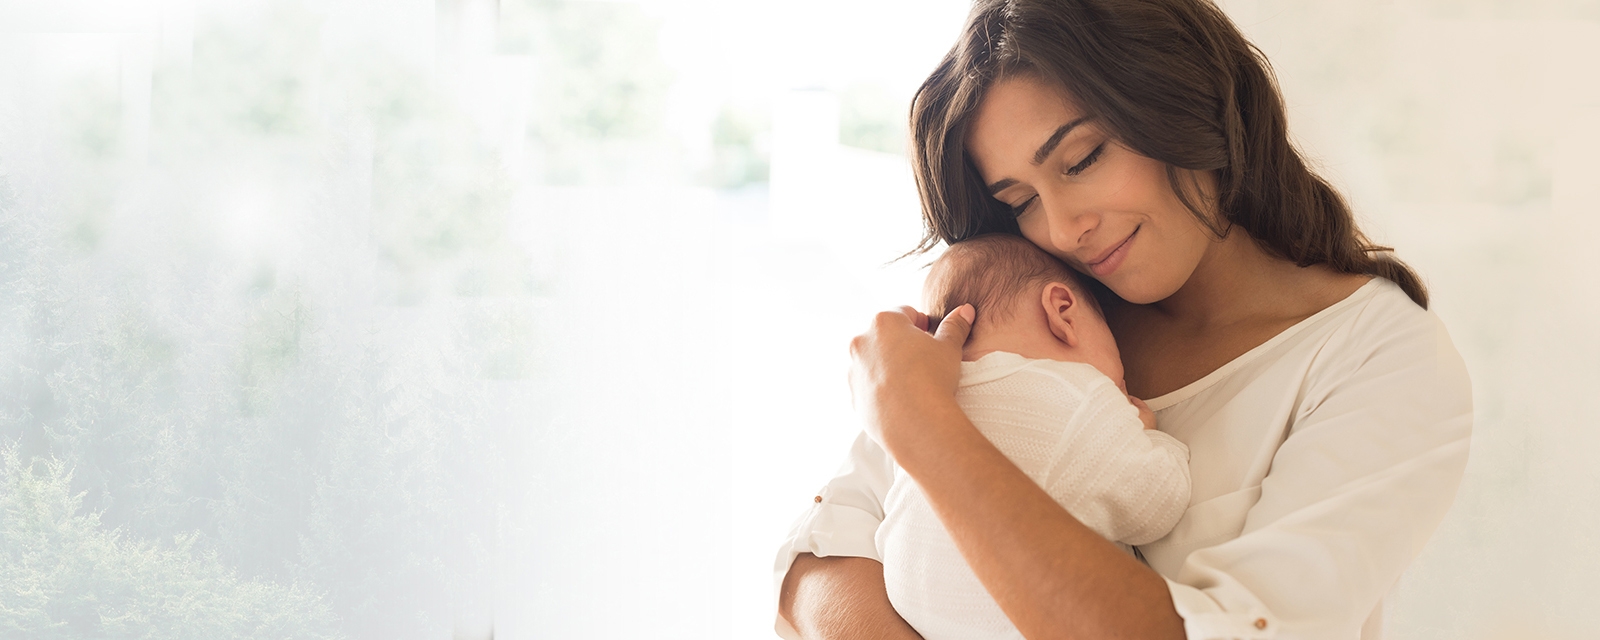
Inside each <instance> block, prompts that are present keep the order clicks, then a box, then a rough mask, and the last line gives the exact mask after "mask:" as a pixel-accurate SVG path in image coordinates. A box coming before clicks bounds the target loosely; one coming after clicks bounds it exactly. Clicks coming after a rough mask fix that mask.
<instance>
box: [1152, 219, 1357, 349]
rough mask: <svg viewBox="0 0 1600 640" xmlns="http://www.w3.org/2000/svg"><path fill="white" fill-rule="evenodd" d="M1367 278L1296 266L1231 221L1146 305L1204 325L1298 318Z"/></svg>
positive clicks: (1195, 326) (1169, 316)
mask: <svg viewBox="0 0 1600 640" xmlns="http://www.w3.org/2000/svg"><path fill="white" fill-rule="evenodd" d="M1368 279H1369V278H1368V277H1366V276H1356V275H1351V274H1344V273H1339V272H1336V271H1334V270H1332V269H1329V268H1327V267H1325V266H1312V267H1300V266H1297V265H1295V264H1294V263H1293V262H1290V261H1288V260H1285V259H1283V258H1279V257H1276V256H1273V255H1271V254H1268V253H1267V252H1266V251H1265V250H1264V249H1262V248H1261V246H1260V245H1258V244H1257V243H1256V241H1255V240H1254V239H1253V238H1251V237H1250V234H1249V233H1247V232H1245V231H1244V230H1243V229H1240V228H1237V227H1235V228H1234V229H1233V230H1232V231H1231V232H1230V233H1229V234H1228V237H1227V238H1225V239H1223V240H1221V241H1218V242H1216V243H1214V244H1212V245H1211V247H1210V248H1209V249H1207V251H1206V253H1205V255H1204V256H1202V257H1201V259H1200V263H1199V264H1198V265H1196V266H1195V270H1194V273H1192V274H1190V276H1189V279H1188V280H1187V281H1186V282H1185V283H1184V285H1183V286H1182V287H1180V288H1179V289H1178V290H1177V291H1176V292H1174V293H1173V294H1172V295H1170V296H1168V297H1167V298H1166V299H1163V300H1161V301H1159V302H1156V303H1154V304H1152V305H1150V307H1152V310H1154V311H1156V312H1158V313H1159V314H1161V315H1163V316H1166V318H1167V320H1168V321H1171V322H1176V323H1179V324H1183V325H1187V326H1190V327H1191V328H1193V329H1198V330H1202V331H1203V330H1205V329H1208V328H1214V327H1226V326H1231V325H1237V324H1240V323H1250V322H1252V321H1265V322H1270V323H1277V322H1281V321H1283V320H1291V319H1292V320H1298V319H1300V318H1304V317H1307V316H1310V315H1311V314H1314V313H1316V312H1318V311H1321V310H1322V309H1324V308H1327V307H1328V305H1331V304H1333V303H1334V302H1338V301H1339V300H1342V299H1344V297H1345V296H1348V295H1349V294H1350V293H1351V292H1353V291H1355V289H1357V288H1359V287H1360V286H1361V284H1363V283H1365V282H1366V281H1367V280H1368Z"/></svg>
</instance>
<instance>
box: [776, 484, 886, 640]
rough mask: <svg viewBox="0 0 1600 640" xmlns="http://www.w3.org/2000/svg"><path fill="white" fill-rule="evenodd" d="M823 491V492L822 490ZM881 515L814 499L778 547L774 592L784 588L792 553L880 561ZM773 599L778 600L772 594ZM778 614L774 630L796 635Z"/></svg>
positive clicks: (779, 632)
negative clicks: (817, 501) (879, 531)
mask: <svg viewBox="0 0 1600 640" xmlns="http://www.w3.org/2000/svg"><path fill="white" fill-rule="evenodd" d="M824 493H826V492H824ZM881 521H882V519H881V517H880V516H877V515H874V514H872V513H870V512H867V511H864V510H861V509H857V508H855V507H851V506H846V505H842V504H834V503H832V502H828V501H827V500H824V501H822V502H819V503H817V504H816V505H815V506H813V507H812V508H811V510H809V511H807V512H806V513H805V515H803V516H800V520H799V521H797V522H795V525H794V528H793V529H792V530H791V533H790V534H789V539H788V540H785V541H784V543H783V546H781V547H779V548H778V557H777V562H776V563H775V565H774V566H773V570H774V579H773V590H774V593H775V594H776V593H777V592H778V591H781V590H782V589H783V577H784V576H785V575H788V573H789V567H790V565H793V564H794V559H795V556H798V555H800V554H802V553H809V554H811V555H814V556H816V557H818V558H826V557H829V556H847V557H853V558H872V559H873V560H877V561H879V562H883V559H882V558H880V557H878V542H877V535H878V523H879V522H881ZM773 601H774V602H776V601H777V599H776V598H775V599H774V600H773ZM775 617H776V618H777V629H776V630H777V632H778V635H779V636H780V637H783V638H789V639H798V638H799V637H800V634H799V632H797V631H795V629H794V627H793V626H791V625H790V624H789V621H788V620H784V619H783V616H775Z"/></svg>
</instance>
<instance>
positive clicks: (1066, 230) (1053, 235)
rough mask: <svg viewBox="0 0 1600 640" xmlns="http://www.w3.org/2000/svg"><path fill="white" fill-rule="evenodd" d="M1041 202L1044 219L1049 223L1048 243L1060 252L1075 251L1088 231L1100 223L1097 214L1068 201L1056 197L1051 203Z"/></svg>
mask: <svg viewBox="0 0 1600 640" xmlns="http://www.w3.org/2000/svg"><path fill="white" fill-rule="evenodd" d="M1041 204H1044V205H1045V219H1046V220H1048V221H1049V224H1050V243H1051V244H1054V245H1055V246H1056V249H1057V250H1060V251H1062V252H1065V253H1072V252H1075V251H1077V250H1078V247H1080V246H1082V245H1083V243H1084V242H1085V241H1086V240H1087V238H1088V236H1089V233H1090V232H1092V231H1094V229H1095V227H1097V226H1099V225H1100V216H1099V215H1098V214H1095V213H1093V212H1091V211H1087V210H1084V209H1083V208H1082V207H1076V206H1073V205H1072V204H1071V203H1070V202H1062V201H1061V200H1060V199H1057V200H1056V202H1055V203H1054V204H1053V205H1052V204H1051V203H1048V202H1041Z"/></svg>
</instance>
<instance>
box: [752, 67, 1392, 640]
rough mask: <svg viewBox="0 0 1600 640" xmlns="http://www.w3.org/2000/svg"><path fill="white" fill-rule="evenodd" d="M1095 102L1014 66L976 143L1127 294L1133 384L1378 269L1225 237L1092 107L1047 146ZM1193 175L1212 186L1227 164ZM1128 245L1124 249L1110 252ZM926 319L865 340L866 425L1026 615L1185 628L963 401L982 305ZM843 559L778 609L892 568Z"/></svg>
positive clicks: (987, 106) (1077, 632) (1038, 225)
mask: <svg viewBox="0 0 1600 640" xmlns="http://www.w3.org/2000/svg"><path fill="white" fill-rule="evenodd" d="M1084 115H1085V114H1084V113H1083V112H1082V110H1081V109H1079V108H1078V107H1077V106H1076V104H1075V103H1074V101H1073V99H1072V97H1071V96H1069V95H1067V94H1066V93H1065V92H1063V91H1062V90H1060V89H1059V88H1058V87H1055V86H1052V85H1050V84H1047V83H1044V82H1041V81H1038V80H1036V79H1034V78H1031V77H1027V76H1018V77H1012V78H1008V79H1005V80H1001V81H999V82H997V83H996V84H995V86H993V87H992V88H991V89H990V91H989V92H988V94H987V95H986V96H985V97H984V100H983V102H982V103H981V104H980V106H979V110H978V112H977V114H976V119H975V121H974V123H973V126H972V127H971V130H970V131H969V135H968V139H967V141H966V142H967V147H968V152H969V154H970V155H971V157H972V160H973V162H974V164H975V165H976V166H977V168H978V171H979V173H980V174H981V175H982V176H983V178H984V180H985V182H986V183H988V184H991V185H996V184H997V183H998V184H999V186H1000V188H998V189H996V190H995V191H994V194H995V196H996V197H997V198H998V199H999V200H1001V201H1003V202H1006V203H1007V204H1010V205H1014V206H1019V209H1020V216H1019V219H1018V223H1019V226H1020V227H1021V229H1022V232H1023V235H1024V236H1025V237H1027V238H1028V239H1029V240H1031V241H1033V242H1034V243H1035V244H1037V245H1039V246H1040V247H1041V248H1043V249H1045V250H1046V251H1049V252H1050V253H1052V254H1053V255H1055V256H1057V257H1059V258H1061V259H1062V260H1064V261H1066V262H1067V263H1068V264H1070V265H1072V266H1073V267H1074V268H1076V269H1078V270H1080V271H1083V272H1085V273H1088V274H1090V275H1091V276H1093V277H1095V278H1097V279H1099V280H1100V281H1101V282H1103V283H1105V284H1106V285H1107V286H1108V287H1110V288H1111V290H1112V291H1114V292H1115V293H1116V294H1117V295H1118V296H1120V297H1122V298H1123V299H1124V300H1126V301H1127V304H1120V305H1114V306H1111V307H1109V308H1107V309H1106V310H1105V311H1106V319H1107V322H1108V324H1109V325H1110V328H1111V331H1112V333H1113V334H1114V335H1115V337H1116V341H1117V343H1118V344H1120V345H1121V349H1122V362H1123V366H1124V368H1125V372H1126V374H1125V375H1126V380H1127V388H1128V391H1129V392H1131V393H1132V394H1133V395H1135V396H1139V397H1144V398H1150V397H1156V396H1160V395H1163V394H1166V393H1169V392H1171V391H1174V390H1177V389H1179V388H1181V387H1183V386H1184V385H1187V384H1189V383H1191V382H1194V381H1195V380H1198V379H1199V378H1201V377H1203V376H1205V375H1206V374H1208V373H1210V372H1211V371H1214V370H1216V369H1217V368H1218V367H1220V366H1222V365H1223V364H1226V363H1227V362H1229V361H1231V360H1233V359H1234V358H1236V357H1238V356H1240V355H1242V354H1243V353H1245V352H1246V351H1249V350H1250V349H1252V348H1254V347H1256V346H1257V345H1260V344H1261V343H1263V342H1265V341H1266V340H1268V339H1270V338H1271V337H1272V336H1275V335H1277V334H1278V333H1280V332H1282V331H1283V330H1284V329H1287V328H1288V327H1290V326H1292V325H1294V324H1295V323H1297V322H1299V321H1300V320H1303V319H1305V318H1307V317H1309V316H1310V315H1312V314H1314V313H1316V312H1318V311H1320V310H1322V309H1325V308H1327V307H1328V306H1329V305H1332V304H1333V303H1335V302H1338V301H1339V300H1342V299H1344V298H1345V297H1347V296H1349V295H1350V294H1351V293H1353V292H1354V291H1355V290H1356V289H1357V288H1359V287H1360V286H1361V285H1362V284H1364V283H1365V282H1366V281H1367V280H1368V279H1369V278H1368V277H1366V276H1358V275H1350V274H1341V273H1337V272H1334V271H1332V270H1329V269H1327V268H1324V267H1320V266H1313V267H1306V268H1301V267H1297V266H1295V265H1294V264H1292V263H1290V262H1287V261H1285V260H1281V259H1278V258H1274V257H1272V256H1271V255H1269V254H1267V253H1266V252H1265V251H1263V250H1262V249H1261V248H1260V247H1259V246H1257V245H1256V244H1255V241H1254V240H1252V239H1251V238H1250V237H1249V235H1248V234H1246V233H1245V232H1244V231H1243V230H1242V229H1234V230H1233V231H1232V232H1231V233H1229V234H1228V235H1227V236H1226V237H1225V238H1216V237H1213V236H1212V235H1211V234H1210V233H1208V232H1207V231H1206V229H1205V227H1204V226H1202V225H1201V224H1200V223H1199V222H1198V221H1197V220H1196V219H1195V218H1194V217H1193V215H1192V214H1191V213H1190V212H1189V211H1188V210H1187V209H1186V208H1184V207H1183V206H1182V204H1181V203H1180V202H1179V201H1178V199H1177V197H1176V195H1175V194H1173V193H1172V191H1171V188H1170V187H1169V186H1168V184H1167V180H1166V176H1165V169H1164V167H1163V165H1162V164H1161V163H1159V162H1157V161H1155V160H1152V159H1150V158H1146V157H1144V156H1141V155H1139V154H1138V153H1136V152H1134V151H1132V150H1130V149H1128V148H1126V147H1123V146H1121V145H1120V144H1118V143H1117V142H1116V141H1115V140H1114V139H1113V137H1112V136H1111V134H1110V132H1108V131H1106V130H1104V129H1102V128H1101V127H1100V126H1098V124H1097V123H1096V121H1094V120H1092V119H1090V120H1085V121H1083V122H1082V123H1080V124H1079V125H1078V126H1077V127H1074V128H1073V130H1072V131H1071V132H1069V133H1068V134H1067V135H1066V136H1064V137H1062V138H1061V140H1060V143H1059V144H1058V145H1056V147H1055V148H1054V149H1051V150H1049V152H1048V153H1046V154H1044V156H1043V157H1042V158H1040V160H1041V161H1040V162H1038V163H1035V162H1034V160H1035V159H1036V155H1037V152H1038V151H1039V149H1040V148H1041V145H1043V144H1044V143H1045V141H1047V140H1048V139H1049V138H1051V137H1052V135H1053V134H1054V133H1055V132H1056V131H1058V130H1059V129H1060V128H1061V127H1062V126H1063V125H1065V124H1068V123H1071V122H1074V121H1077V120H1079V119H1081V118H1083V117H1084ZM1102 145H1104V146H1103V147H1102ZM1096 148H1100V149H1101V150H1100V152H1099V153H1098V154H1095V153H1094V150H1095V149H1096ZM1090 155H1095V156H1096V157H1095V158H1094V159H1093V160H1092V162H1089V163H1085V162H1084V161H1085V159H1087V158H1088V157H1089V156H1090ZM1184 177H1185V178H1186V182H1188V183H1192V184H1195V185H1197V195H1198V196H1199V197H1200V201H1202V202H1207V201H1209V200H1208V197H1209V195H1210V194H1211V193H1212V187H1213V185H1214V184H1215V182H1214V178H1213V177H1212V176H1210V175H1208V174H1204V173H1194V172H1188V173H1186V174H1185V176H1184ZM1004 181H1010V182H1009V183H1006V182H1004ZM1130 238H1131V240H1130ZM1124 243H1125V246H1123V245H1124ZM1119 246H1121V247H1122V249H1121V250H1120V251H1121V255H1120V256H1113V259H1111V260H1106V259H1105V258H1106V257H1107V256H1108V255H1109V254H1112V253H1116V251H1115V250H1116V249H1117V247H1119ZM926 327H927V318H926V316H924V315H922V314H920V313H918V312H917V311H916V310H915V309H912V308H909V307H902V308H901V309H899V310H896V311H887V312H883V313H880V314H878V315H877V316H876V317H875V318H874V320H873V323H872V326H871V327H870V328H869V329H868V331H867V332H866V333H864V334H862V335H860V336H857V337H856V338H855V340H854V341H852V343H851V351H852V354H853V356H854V364H853V367H852V369H851V385H852V390H853V392H854V397H855V398H856V402H857V408H858V410H859V411H860V412H861V414H862V416H863V418H864V419H865V423H866V428H867V431H868V433H869V434H870V435H871V436H872V437H874V438H875V439H877V441H878V442H879V443H881V444H882V445H883V446H884V448H885V449H886V450H887V451H888V452H889V453H890V455H892V456H893V457H894V459H895V460H896V462H898V463H899V464H900V466H901V467H902V468H904V469H905V470H906V472H907V473H909V474H910V475H911V476H912V477H913V478H914V479H915V480H916V481H917V482H918V483H919V484H920V485H921V486H922V489H923V492H924V493H925V494H926V495H927V497H928V501H929V503H930V504H931V505H932V506H933V508H934V510H935V512H936V513H937V514H938V515H939V519H940V521H941V522H943V524H944V525H945V527H946V529H948V530H949V532H950V534H951V537H952V538H953V539H954V540H955V542H956V545H957V547H958V548H960V549H961V552H962V555H963V557H965V558H966V560H967V562H968V564H969V565H971V567H972V570H973V572H974V573H975V574H976V575H977V576H978V578H979V580H980V581H981V582H982V583H983V584H984V586H985V587H986V588H987V589H988V590H989V592H990V594H991V595H992V596H994V598H995V601H996V602H997V603H999V605H1000V607H1001V609H1002V610H1004V611H1005V612H1006V614H1007V616H1009V617H1010V619H1011V621H1012V623H1013V624H1015V625H1016V626H1017V628H1018V630H1020V631H1021V632H1022V634H1023V635H1024V636H1025V637H1028V638H1034V639H1038V638H1081V639H1088V638H1151V639H1170V640H1179V639H1181V638H1183V637H1184V633H1183V622H1182V619H1181V618H1180V617H1179V616H1178V614H1177V612H1176V611H1175V610H1174V608H1173V605H1172V601H1171V597H1170V595H1169V593H1168V591H1167V588H1166V585H1165V582H1164V581H1163V580H1162V578H1161V577H1160V576H1159V575H1157V574H1156V573H1155V572H1154V571H1153V570H1151V569H1150V568H1149V567H1146V566H1145V565H1143V564H1141V563H1139V562H1138V561H1137V560H1134V559H1133V558H1131V557H1128V556H1127V555H1126V554H1123V553H1121V552H1120V551H1118V550H1117V549H1116V547H1115V546H1113V545H1112V544H1111V543H1110V542H1107V541H1106V540H1105V539H1103V538H1101V537H1100V536H1098V535H1096V534H1095V533H1094V532H1092V531H1090V530H1089V529H1088V528H1086V527H1084V526H1083V525H1082V524H1081V523H1079V522H1078V521H1077V520H1076V519H1075V518H1073V517H1072V515H1071V514H1069V513H1067V512H1066V510H1064V509H1062V508H1061V507H1060V506H1058V505H1056V503H1055V502H1054V501H1053V500H1051V499H1050V497H1049V496H1048V495H1047V494H1045V493H1044V491H1043V490H1042V489H1039V487H1038V486H1037V485H1035V484H1033V483H1032V482H1031V481H1030V480H1029V479H1028V478H1027V477H1026V476H1025V475H1023V474H1022V472H1021V471H1019V470H1018V469H1017V468H1016V467H1015V466H1014V465H1012V464H1011V463H1010V462H1009V461H1007V460H1006V459H1005V457H1004V456H1003V455H1001V454H1000V453H999V451H998V450H996V449H995V448H994V446H993V445H991V444H990V443H989V442H988V441H987V440H985V439H984V438H983V436H982V435H981V434H979V433H978V431H977V430H976V429H975V428H974V427H973V426H972V423H971V422H970V421H968V420H967V418H966V416H965V415H964V414H962V412H961V410H960V408H959V407H958V406H957V405H956V402H955V389H956V383H957V380H958V378H959V375H960V364H959V363H960V360H961V352H962V343H963V342H964V341H965V339H966V334H967V332H968V330H969V329H970V327H971V315H970V308H968V307H963V308H961V309H957V310H956V311H954V312H952V313H951V315H950V316H949V317H948V318H947V319H946V320H945V321H943V322H941V323H939V326H938V330H937V332H936V333H934V334H931V335H930V334H928V333H927V332H926V331H925V329H926ZM802 557H803V558H805V556H802ZM838 560H839V559H837V558H821V559H818V558H806V561H805V564H802V563H801V562H800V561H798V560H797V561H796V563H795V565H794V567H793V568H791V570H790V571H789V573H788V575H787V576H786V577H785V589H784V596H783V597H780V602H779V613H780V615H783V616H785V618H787V619H788V620H790V621H792V622H795V623H796V626H797V627H799V628H801V629H802V630H804V629H820V628H822V627H821V625H818V624H815V623H814V622H813V621H815V620H819V619H826V618H828V617H829V613H830V610H831V609H832V608H835V607H838V606H839V605H838V602H837V598H840V597H843V596H844V594H845V593H847V591H846V590H845V589H843V588H840V589H837V590H835V591H833V592H830V593H822V594H819V595H818V597H816V598H812V599H807V600H804V601H801V600H797V599H796V598H791V597H787V594H788V593H790V586H791V584H792V585H793V588H794V589H795V590H796V591H803V590H806V589H809V588H810V585H813V584H825V583H826V581H835V582H838V581H844V582H850V583H851V584H852V585H853V586H852V588H853V589H856V590H861V589H868V590H870V589H871V588H872V587H873V586H874V585H870V584H869V585H865V586H863V585H860V584H858V582H871V581H872V580H874V579H876V580H878V581H880V582H881V578H882V574H881V571H880V572H879V573H878V574H877V575H876V577H875V578H874V577H873V576H872V575H871V574H865V575H863V574H861V573H856V574H853V575H850V576H847V575H846V574H843V573H840V572H838V571H836V570H835V567H837V566H839V565H840V563H839V562H838ZM868 562H871V561H868ZM876 587H877V588H881V584H879V585H876ZM862 606H866V605H865V604H863V605H862ZM886 613H887V614H892V613H893V610H892V608H890V610H889V611H888V612H886ZM884 614H885V612H881V611H880V612H878V614H877V616H878V617H883V616H884ZM894 617H895V618H896V619H898V615H896V616H894ZM857 619H858V620H860V621H861V622H862V624H868V621H869V620H873V619H876V618H875V617H874V616H871V615H865V614H863V615H862V616H859V617H858V618H857ZM884 628H886V627H872V628H865V629H855V630H853V631H852V632H856V633H861V634H862V635H864V636H870V637H892V636H888V635H887V634H880V633H878V632H879V630H880V629H884ZM806 637H815V638H829V637H851V636H848V635H828V634H825V633H817V634H808V635H807V636H806Z"/></svg>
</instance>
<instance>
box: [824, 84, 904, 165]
mask: <svg viewBox="0 0 1600 640" xmlns="http://www.w3.org/2000/svg"><path fill="white" fill-rule="evenodd" d="M910 112H911V105H910V102H909V101H908V100H900V99H896V98H895V97H894V96H892V95H890V94H889V92H888V91H886V90H884V89H883V87H881V86H879V85H876V84H853V85H850V86H848V87H845V89H844V90H843V91H841V92H839V143H840V144H843V145H846V146H851V147H856V148H859V149H867V150H870V151H881V152H883V153H892V154H895V155H904V154H905V153H906V126H907V123H908V121H909V119H910Z"/></svg>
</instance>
